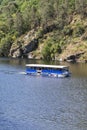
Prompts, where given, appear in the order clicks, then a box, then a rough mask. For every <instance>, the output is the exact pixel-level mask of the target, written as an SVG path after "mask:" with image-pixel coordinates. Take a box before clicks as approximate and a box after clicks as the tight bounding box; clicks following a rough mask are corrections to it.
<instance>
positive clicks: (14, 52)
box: [9, 30, 38, 58]
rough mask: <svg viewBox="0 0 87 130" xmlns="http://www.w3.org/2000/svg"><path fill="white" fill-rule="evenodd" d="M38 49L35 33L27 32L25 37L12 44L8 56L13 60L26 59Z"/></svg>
mask: <svg viewBox="0 0 87 130" xmlns="http://www.w3.org/2000/svg"><path fill="white" fill-rule="evenodd" d="M37 47H38V38H36V35H35V31H34V30H32V31H30V32H28V34H27V35H25V36H22V37H21V38H20V39H18V41H16V43H13V45H12V47H11V49H10V54H9V56H11V57H13V58H23V57H26V58H28V57H29V56H28V55H29V53H30V52H32V51H33V50H35V49H36V48H37Z"/></svg>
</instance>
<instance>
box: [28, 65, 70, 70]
mask: <svg viewBox="0 0 87 130" xmlns="http://www.w3.org/2000/svg"><path fill="white" fill-rule="evenodd" d="M26 67H36V68H54V69H65V68H68V66H61V65H44V64H26Z"/></svg>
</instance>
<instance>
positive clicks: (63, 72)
mask: <svg viewBox="0 0 87 130" xmlns="http://www.w3.org/2000/svg"><path fill="white" fill-rule="evenodd" d="M26 74H29V75H42V76H50V77H69V76H70V72H69V67H68V66H61V65H43V64H26Z"/></svg>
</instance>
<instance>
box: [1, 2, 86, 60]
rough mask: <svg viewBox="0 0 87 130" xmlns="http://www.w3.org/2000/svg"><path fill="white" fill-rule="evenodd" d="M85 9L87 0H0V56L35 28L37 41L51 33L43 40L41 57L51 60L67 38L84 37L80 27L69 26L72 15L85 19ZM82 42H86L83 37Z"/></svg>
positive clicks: (6, 53)
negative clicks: (50, 33) (19, 38)
mask: <svg viewBox="0 0 87 130" xmlns="http://www.w3.org/2000/svg"><path fill="white" fill-rule="evenodd" d="M86 5H87V0H21V1H20V0H0V56H8V55H9V51H10V48H11V45H12V44H13V43H14V42H15V40H16V39H17V38H18V37H20V36H21V35H23V34H25V33H26V32H28V31H30V30H32V29H34V30H36V29H37V28H38V31H37V34H36V35H37V37H38V38H42V37H43V35H44V34H46V33H49V32H53V34H52V36H51V37H50V38H47V39H46V40H45V43H44V47H43V49H42V55H43V57H44V58H45V59H54V57H55V54H56V53H58V54H61V53H62V50H63V48H64V46H65V45H66V44H68V43H69V42H68V40H67V38H69V37H71V36H72V37H75V38H76V37H80V36H82V35H83V34H84V33H85V30H86V28H85V26H83V24H82V23H80V22H79V23H77V25H76V26H75V27H72V26H73V25H72V26H70V25H69V24H70V22H71V21H72V17H73V14H79V15H80V16H81V18H82V19H85V18H86V17H87V7H86ZM51 26H52V27H51ZM50 27H51V28H50ZM66 37H67V38H66ZM83 38H84V39H85V40H86V36H85V35H84V37H83Z"/></svg>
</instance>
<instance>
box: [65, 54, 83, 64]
mask: <svg viewBox="0 0 87 130" xmlns="http://www.w3.org/2000/svg"><path fill="white" fill-rule="evenodd" d="M84 53H85V52H81V53H77V54H73V55H70V56H67V57H66V58H65V59H64V60H65V61H67V62H78V59H79V57H80V56H81V55H83V54H84Z"/></svg>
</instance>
